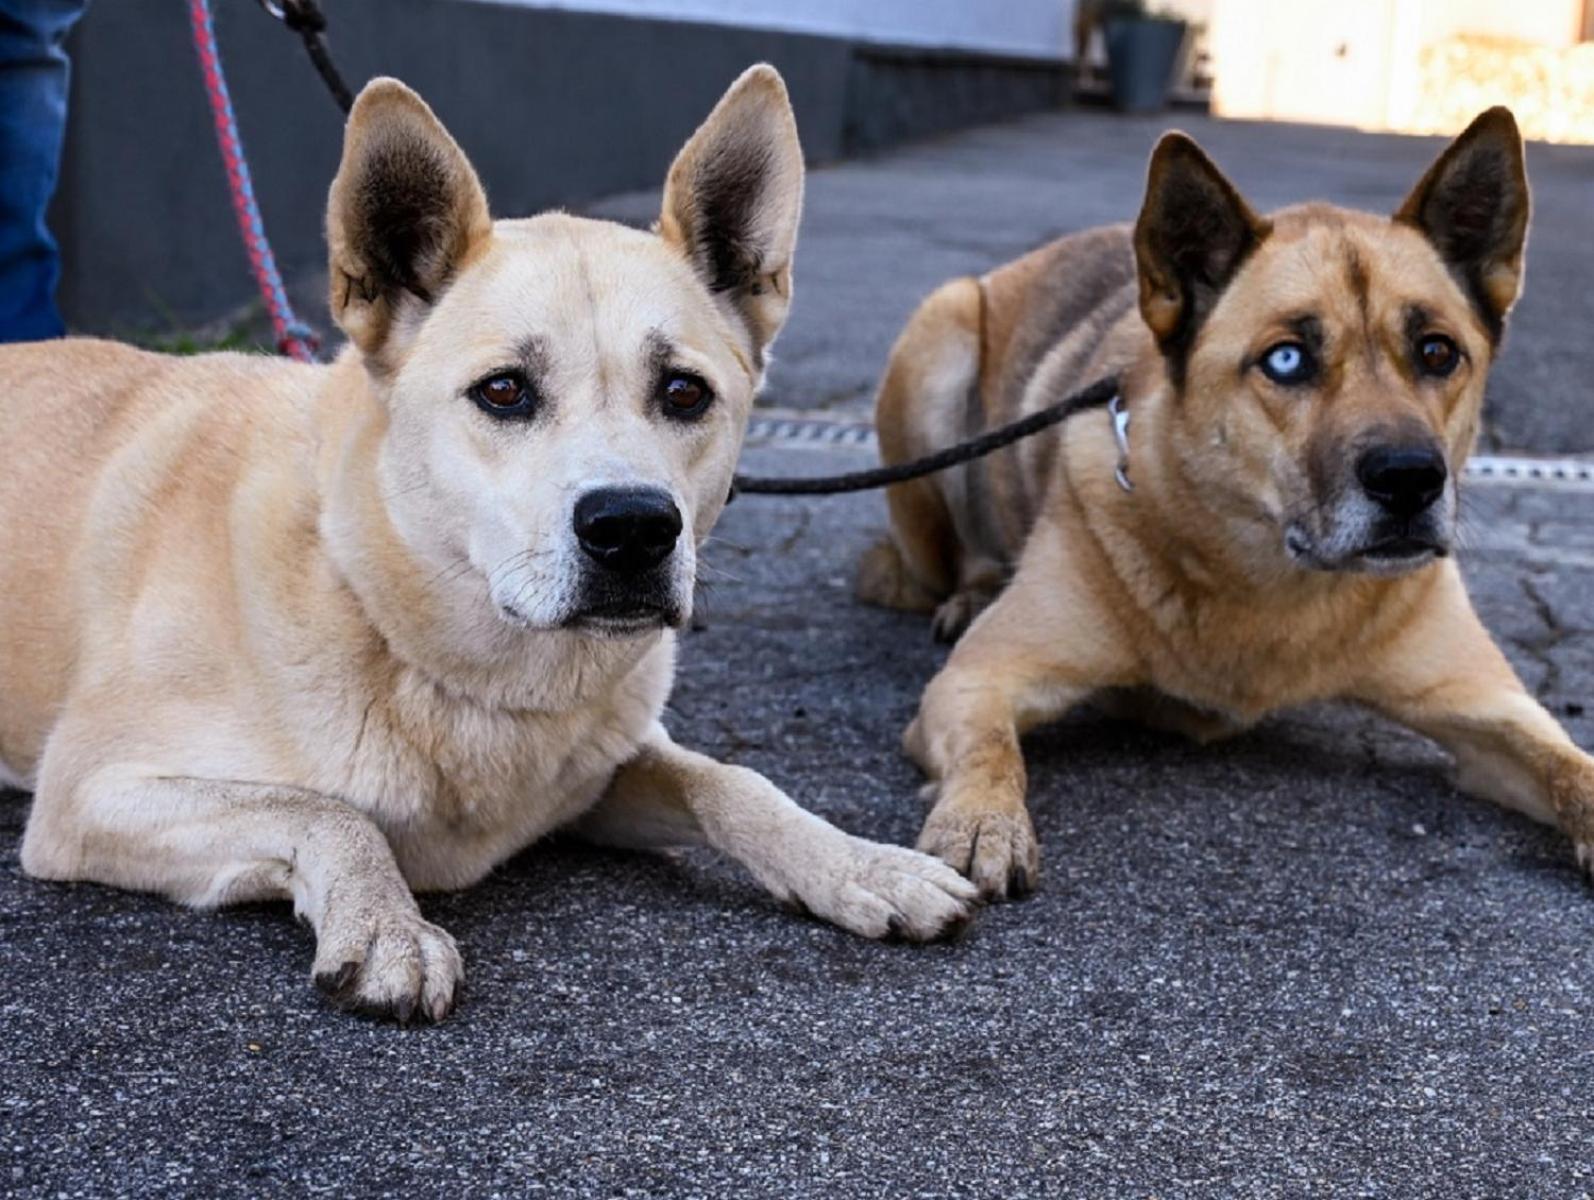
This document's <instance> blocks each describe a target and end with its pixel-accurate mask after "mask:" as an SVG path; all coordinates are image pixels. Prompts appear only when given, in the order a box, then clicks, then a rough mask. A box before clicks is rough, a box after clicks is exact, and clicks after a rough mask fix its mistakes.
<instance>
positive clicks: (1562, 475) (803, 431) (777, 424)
mask: <svg viewBox="0 0 1594 1200" xmlns="http://www.w3.org/2000/svg"><path fill="white" fill-rule="evenodd" d="M747 438H748V440H749V441H753V442H780V443H783V444H786V445H798V446H820V447H831V446H843V447H849V448H855V449H859V450H870V451H873V450H875V449H876V443H875V436H874V427H873V426H872V425H870V424H869V423H868V422H867V421H860V420H858V419H857V418H855V417H825V416H814V415H812V414H807V413H805V414H796V413H785V412H779V413H777V412H769V413H767V414H766V415H761V416H755V417H754V418H753V419H752V420H751V421H749V422H748V425H747ZM1466 476H1467V479H1468V481H1469V482H1471V483H1477V484H1490V485H1494V486H1498V487H1519V488H1534V489H1542V490H1547V491H1561V492H1594V459H1587V458H1540V457H1536V456H1532V455H1523V454H1475V455H1473V456H1472V457H1471V458H1470V459H1468V460H1467V469H1466Z"/></svg>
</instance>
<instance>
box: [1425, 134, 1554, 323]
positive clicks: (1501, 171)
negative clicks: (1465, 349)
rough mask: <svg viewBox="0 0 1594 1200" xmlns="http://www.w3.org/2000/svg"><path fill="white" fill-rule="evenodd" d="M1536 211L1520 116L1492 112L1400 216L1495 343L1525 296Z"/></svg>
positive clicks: (1453, 147)
mask: <svg viewBox="0 0 1594 1200" xmlns="http://www.w3.org/2000/svg"><path fill="white" fill-rule="evenodd" d="M1529 207H1530V204H1529V199H1528V173H1527V166H1526V164H1525V162H1524V161H1523V157H1522V135H1521V134H1520V133H1518V132H1517V123H1516V118H1515V117H1513V116H1512V115H1511V110H1510V109H1508V108H1491V109H1490V110H1489V111H1488V112H1486V113H1483V114H1482V115H1480V116H1479V117H1478V118H1477V119H1476V120H1474V121H1473V122H1472V124H1471V125H1468V126H1467V128H1466V129H1465V130H1464V131H1462V133H1461V135H1460V136H1459V137H1457V138H1456V140H1455V141H1453V142H1451V143H1450V145H1449V146H1447V147H1445V150H1444V153H1443V154H1441V155H1440V156H1439V158H1438V159H1437V160H1436V161H1435V162H1434V164H1433V166H1431V167H1429V168H1428V173H1427V174H1425V175H1424V176H1423V177H1422V180H1421V181H1420V182H1419V183H1418V184H1417V186H1416V187H1415V188H1414V189H1412V193H1411V195H1410V196H1408V197H1406V201H1405V203H1404V204H1402V205H1401V206H1400V208H1399V209H1397V210H1396V212H1395V220H1397V221H1400V222H1403V223H1404V224H1407V225H1412V226H1415V227H1416V228H1417V229H1419V230H1421V231H1422V233H1423V235H1424V236H1425V237H1427V239H1428V240H1429V241H1430V242H1431V243H1433V247H1434V249H1435V250H1437V251H1438V252H1439V256H1440V257H1441V258H1443V259H1444V260H1445V264H1446V265H1447V266H1448V267H1449V268H1450V270H1451V271H1452V272H1453V273H1454V274H1455V276H1456V278H1458V279H1459V280H1460V281H1461V283H1462V285H1463V286H1464V287H1465V288H1466V291H1467V296H1468V298H1469V299H1470V300H1471V301H1472V304H1473V307H1474V308H1475V309H1477V312H1478V315H1479V317H1481V318H1482V320H1483V324H1484V327H1485V328H1486V329H1487V330H1488V331H1489V336H1490V337H1491V338H1494V339H1495V340H1496V341H1498V340H1499V337H1500V334H1501V333H1502V332H1503V330H1504V328H1505V318H1506V314H1507V313H1509V312H1510V311H1511V306H1512V305H1513V304H1515V303H1516V299H1517V296H1518V295H1520V294H1521V291H1522V258H1523V249H1524V247H1525V245H1526V243H1527V236H1528V210H1529Z"/></svg>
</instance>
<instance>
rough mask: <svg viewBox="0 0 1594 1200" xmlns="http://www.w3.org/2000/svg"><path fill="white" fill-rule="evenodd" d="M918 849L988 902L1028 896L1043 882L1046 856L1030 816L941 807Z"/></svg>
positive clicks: (929, 822) (920, 837)
mask: <svg viewBox="0 0 1594 1200" xmlns="http://www.w3.org/2000/svg"><path fill="white" fill-rule="evenodd" d="M919 849H920V850H923V851H924V852H925V853H926V854H933V855H935V856H936V857H937V858H939V859H940V860H941V861H942V862H944V863H946V864H947V865H948V866H949V867H952V868H953V869H954V870H957V871H960V872H962V873H963V874H964V875H967V876H968V877H969V878H970V879H972V880H973V881H974V885H975V886H976V887H977V888H979V891H980V895H981V897H983V898H984V899H986V900H1007V899H1015V900H1016V899H1018V898H1020V897H1022V896H1027V895H1029V893H1030V892H1031V891H1032V890H1033V889H1034V887H1035V881H1036V879H1037V878H1039V876H1040V869H1041V850H1040V843H1038V842H1037V841H1036V840H1035V827H1034V826H1033V825H1032V824H1030V819H1029V813H1027V812H1025V811H1024V810H1023V809H1022V808H1020V809H1019V810H1018V811H1017V812H1012V813H1009V812H991V811H988V810H979V809H967V808H960V807H953V806H948V805H945V804H943V805H939V806H937V807H936V808H935V809H934V810H933V811H932V812H931V813H930V816H929V819H928V820H926V821H925V823H924V830H923V832H921V833H920V834H919Z"/></svg>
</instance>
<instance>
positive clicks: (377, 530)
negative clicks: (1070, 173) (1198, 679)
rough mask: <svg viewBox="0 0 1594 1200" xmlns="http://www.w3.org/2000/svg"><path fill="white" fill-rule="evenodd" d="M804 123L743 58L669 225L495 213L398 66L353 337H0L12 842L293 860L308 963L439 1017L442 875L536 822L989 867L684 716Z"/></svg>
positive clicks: (765, 341)
mask: <svg viewBox="0 0 1594 1200" xmlns="http://www.w3.org/2000/svg"><path fill="white" fill-rule="evenodd" d="M802 175H803V167H802V157H801V151H800V148H799V146H798V142H797V132H796V126H795V124H794V122H793V119H792V114H791V109H790V106H789V104H788V102H787V98H786V91H785V87H784V86H783V84H782V83H781V80H780V77H779V76H778V75H777V74H776V73H775V72H774V71H773V70H772V69H770V68H768V67H757V68H754V69H753V70H751V71H749V72H748V73H747V74H746V75H744V76H743V77H742V78H741V79H740V80H738V81H737V83H736V84H735V85H734V86H733V87H732V88H731V90H730V91H729V92H728V93H727V95H726V96H725V98H724V100H723V101H721V103H720V105H719V106H718V107H717V108H716V109H715V110H714V112H713V114H712V115H711V116H710V117H709V119H708V121H707V122H706V123H705V124H704V125H703V127H702V128H701V129H700V130H699V131H698V132H697V134H696V135H695V136H694V137H693V138H692V140H691V141H690V142H689V143H688V144H687V146H686V147H685V149H684V150H683V151H682V152H681V154H680V157H679V158H678V159H677V160H676V162H675V164H674V166H673V167H672V168H671V171H670V175H669V182H668V186H667V189H666V193H665V200H664V211H663V214H662V216H661V218H660V223H659V229H658V232H657V234H650V233H642V232H636V231H633V230H629V229H625V228H622V227H620V226H617V225H612V224H607V223H603V222H598V221H590V220H579V219H576V218H572V217H567V216H563V215H547V216H541V217H537V218H535V219H532V220H526V221H500V222H496V223H495V222H493V221H492V220H490V219H489V217H488V212H487V203H486V199H485V197H484V195H483V193H482V189H481V187H480V185H479V184H478V183H477V180H476V177H475V175H474V173H473V172H472V171H471V168H470V166H469V164H468V163H467V162H466V161H465V158H464V156H463V155H462V154H461V152H460V150H459V148H458V147H457V146H456V145H455V144H454V142H453V141H452V140H451V139H450V138H449V136H448V134H447V133H446V132H445V131H444V130H443V128H442V127H441V126H440V125H439V124H438V122H437V120H436V119H435V118H434V117H433V116H432V114H431V112H430V111H429V110H428V109H427V108H426V106H425V105H424V104H422V103H421V101H420V100H419V99H418V98H417V97H416V96H415V95H414V94H412V93H411V92H409V91H408V90H407V89H405V88H404V87H403V86H402V85H400V84H398V83H396V82H393V81H390V80H387V81H378V82H375V83H372V84H371V85H370V86H369V87H367V88H366V89H365V91H364V92H363V93H362V94H361V96H360V99H359V101H358V103H357V104H356V105H355V108H354V111H353V113H352V115H351V116H350V118H349V124H348V131H347V138H346V142H345V146H344V153H343V161H342V165H341V167H340V169H339V172H338V176H337V180H336V181H335V182H334V184H333V186H332V195H331V205H330V211H329V213H328V218H327V225H328V236H329V240H330V243H331V277H332V306H333V311H334V314H335V315H336V317H337V320H338V322H339V324H341V325H342V327H343V329H344V330H345V331H346V332H347V333H348V335H349V338H350V342H351V345H350V346H349V348H348V349H347V350H346V351H345V352H344V353H343V354H342V355H341V356H340V357H339V359H338V361H337V362H336V363H335V364H334V365H332V366H330V367H307V366H300V365H296V364H292V363H289V362H286V361H283V360H278V359H268V358H254V357H244V356H240V355H222V354H218V355H210V356H206V357H203V358H197V359H189V360H180V359H170V358H162V357H158V356H155V355H151V354H145V353H142V352H140V351H137V350H133V349H129V348H126V347H122V346H117V345H112V344H109V343H104V342H94V341H64V342H53V343H47V344H39V345H33V346H21V347H14V348H12V347H8V348H5V349H0V444H3V445H4V446H5V447H6V454H7V469H6V471H5V472H3V473H0V763H3V765H4V775H5V776H6V777H7V778H8V779H9V780H10V781H12V782H15V783H19V784H21V785H22V786H25V787H31V788H32V789H33V790H34V793H35V795H34V802H33V810H32V813H31V816H30V818H29V821H28V827H27V833H26V837H25V839H24V841H23V847H22V863H23V866H24V868H25V869H26V870H27V871H28V872H29V873H30V874H32V875H35V876H38V877H40V878H45V879H83V880H97V881H100V882H103V883H109V884H114V885H117V886H120V887H127V888H138V889H147V890H151V891H157V892H161V893H164V894H165V895H168V896H170V897H172V898H173V899H176V900H179V901H182V902H184V903H188V904H197V905H215V904H223V903H227V902H229V901H242V900H259V899H273V898H291V899H292V900H293V902H294V905H295V907H296V908H297V909H298V911H299V912H300V913H301V914H302V915H303V916H304V917H305V918H307V919H308V921H309V922H310V924H311V925H312V926H313V927H314V929H315V933H316V938H317V949H316V955H315V966H314V974H315V978H316V981H317V982H318V983H319V984H320V985H321V986H322V987H323V988H324V989H326V990H328V991H330V992H331V993H332V994H333V995H334V996H335V997H336V998H337V999H338V1000H339V1001H340V1002H342V1003H344V1004H346V1005H348V1006H350V1007H354V1008H358V1009H361V1010H366V1011H371V1012H375V1013H381V1014H392V1015H394V1016H397V1017H398V1018H400V1019H401V1020H403V1019H409V1018H411V1017H412V1016H423V1017H425V1018H428V1019H433V1020H435V1019H438V1018H440V1017H442V1016H443V1015H444V1014H445V1013H447V1012H448V1010H449V1008H450V1006H451V1005H452V1004H453V1002H454V997H455V992H456V989H457V988H458V986H459V983H460V980H461V978H462V968H461V964H460V957H459V954H458V953H457V952H456V950H455V947H454V942H453V940H452V939H451V938H450V937H449V935H448V934H447V933H445V932H444V931H443V930H441V929H438V928H437V927H435V926H433V925H431V924H428V923H427V922H426V921H425V920H423V919H422V918H421V915H420V913H419V911H418V910H417V908H416V904H415V901H414V899H413V898H412V896H411V889H412V888H414V889H434V888H459V887H464V886H465V885H467V884H470V883H472V882H474V881H476V880H478V879H480V878H481V877H482V876H483V875H484V874H486V873H487V872H488V871H489V870H490V869H491V868H492V867H493V866H494V865H495V864H498V863H501V862H502V861H504V859H506V858H507V857H509V856H510V855H511V854H513V853H515V852H516V851H517V850H519V849H521V848H522V847H524V846H526V845H527V844H528V843H530V842H532V841H533V840H535V839H536V838H538V837H540V836H541V835H542V834H544V833H546V832H548V831H549V830H551V829H555V828H559V827H565V826H570V825H572V824H575V826H576V827H577V828H578V830H579V831H581V832H583V833H585V834H587V835H589V836H591V837H593V838H595V839H599V840H602V841H605V842H611V843H620V844H626V845H636V846H653V845H667V844H673V845H687V844H698V843H704V844H708V845H712V846H715V847H718V848H719V849H721V850H723V851H724V852H726V853H728V854H730V855H732V856H733V857H735V858H737V859H738V860H740V861H741V862H742V863H743V864H745V865H746V866H747V867H748V868H749V869H750V870H751V871H752V873H753V874H754V875H755V876H756V877H757V878H758V880H759V882H760V883H762V884H763V885H764V886H765V887H767V888H769V889H770V890H771V891H772V892H773V893H775V894H776V895H777V896H779V897H781V898H782V899H783V900H788V901H790V902H792V903H793V904H795V905H800V906H802V907H805V908H807V909H809V910H811V911H812V912H814V913H816V914H818V915H820V916H823V917H825V918H826V919H828V920H831V921H834V922H836V923H837V924H839V925H841V926H843V927H845V928H847V929H850V930H853V931H855V932H857V933H861V934H864V935H866V936H870V937H881V936H884V935H886V934H888V933H890V934H896V935H901V936H905V937H909V938H918V939H922V938H933V937H936V936H938V935H940V934H941V933H943V932H944V931H946V930H948V929H949V928H950V927H952V926H955V925H956V924H957V923H959V922H961V921H962V920H964V919H965V918H966V917H967V916H968V914H969V911H970V901H971V898H972V896H973V889H972V888H971V887H970V886H969V885H968V883H967V882H966V881H965V880H963V879H962V878H960V877H959V876H958V875H957V874H956V873H955V872H953V871H951V870H950V869H948V868H947V867H946V866H944V865H943V864H941V863H940V862H938V861H936V860H935V859H933V858H928V857H925V856H923V855H920V854H917V853H915V852H913V851H911V850H906V849H902V848H899V847H892V846H880V845H875V844H873V843H870V842H866V841H862V840H860V839H858V838H854V837H850V836H848V835H847V834H844V833H842V832H840V831H839V830H837V829H835V828H833V827H832V826H830V825H828V824H826V823H825V822H823V821H821V820H819V819H818V818H817V817H814V816H812V815H810V814H809V813H806V812H804V811H803V810H801V809H800V808H798V807H797V806H796V805H795V804H794V803H793V802H792V801H791V800H789V799H787V798H786V797H785V796H784V795H782V794H781V793H780V792H779V791H777V790H776V789H775V788H774V786H772V785H771V784H770V783H768V782H767V781H765V780H764V779H762V778H761V777H760V776H758V775H756V774H754V773H753V772H751V771H748V770H745V769H742V768H738V767H729V766H721V765H719V764H717V763H714V762H711V761H710V760H708V759H706V758H704V757H703V756H701V755H698V754H694V753H691V752H690V751H687V750H683V749H681V748H679V747H677V746H676V745H675V744H674V743H673V742H671V740H670V738H669V737H668V735H667V734H666V733H665V732H664V730H663V728H662V727H661V726H660V724H659V716H660V713H661V711H662V709H663V706H664V703H665V699H666V697H667V696H668V695H669V691H670V680H671V674H672V671H673V664H674V657H675V634H674V630H675V629H677V628H679V627H680V626H681V625H682V624H683V623H684V622H685V621H686V619H687V616H688V613H689V610H690V607H691V603H692V588H693V579H694V568H695V564H696V550H697V546H698V544H699V543H700V542H701V541H702V540H703V538H704V537H705V536H706V535H707V533H708V531H709V529H710V527H711V526H712V525H713V524H714V521H715V519H716V517H717V516H718V515H719V512H720V508H721V506H722V504H723V503H724V500H725V497H726V494H727V489H728V487H729V483H730V479H731V473H732V470H733V469H734V466H735V462H736V458H737V454H738V451H739V449H740V446H741V441H742V435H743V432H744V429H745V426H746V422H747V417H748V411H749V408H750V406H751V404H752V399H753V394H754V392H755V391H756V390H757V388H758V387H759V385H760V383H761V381H762V377H763V367H764V360H765V352H766V351H767V349H768V346H769V343H770V341H771V340H772V339H773V338H774V336H775V334H776V332H777V331H778V330H779V329H780V326H781V324H782V322H783V321H784V320H785V317H786V312H787V306H788V304H789V302H790V299H791V282H792V275H791V263H792V251H793V247H794V245H795V241H796V235H797V221H798V214H799V211H800V208H801V202H802Z"/></svg>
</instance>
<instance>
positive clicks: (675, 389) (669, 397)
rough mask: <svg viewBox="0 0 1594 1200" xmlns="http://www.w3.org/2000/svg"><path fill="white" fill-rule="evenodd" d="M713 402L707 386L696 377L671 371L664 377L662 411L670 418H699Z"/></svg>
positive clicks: (682, 372)
mask: <svg viewBox="0 0 1594 1200" xmlns="http://www.w3.org/2000/svg"><path fill="white" fill-rule="evenodd" d="M713 400H714V393H713V392H711V391H709V389H708V384H706V383H704V382H703V381H702V380H701V379H699V378H698V377H697V376H696V375H688V374H686V372H684V371H673V372H671V373H670V374H668V375H666V376H665V377H664V411H665V412H666V413H668V414H669V415H670V416H672V417H680V418H684V419H690V418H692V417H700V416H702V415H703V413H704V412H706V411H707V410H708V406H709V405H710V404H711V403H712V402H713Z"/></svg>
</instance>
